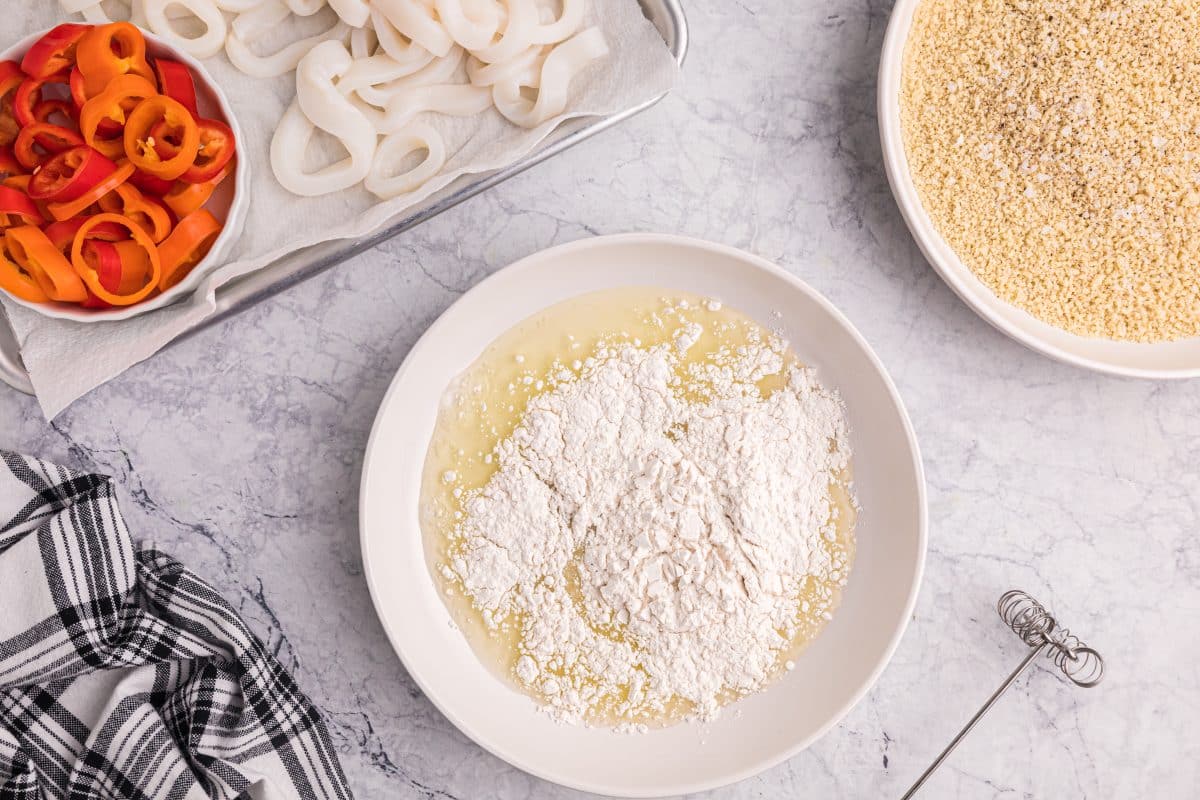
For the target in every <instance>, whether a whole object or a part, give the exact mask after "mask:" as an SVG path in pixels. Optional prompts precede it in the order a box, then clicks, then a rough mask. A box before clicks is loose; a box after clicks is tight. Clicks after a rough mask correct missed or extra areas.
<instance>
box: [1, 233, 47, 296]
mask: <svg viewBox="0 0 1200 800" xmlns="http://www.w3.org/2000/svg"><path fill="white" fill-rule="evenodd" d="M5 245H6V243H5V240H4V238H3V237H0V289H3V290H4V291H6V292H8V293H9V294H11V295H12V296H13V297H17V298H20V299H21V300H25V301H26V302H29V303H48V302H50V296H49V295H47V294H46V292H45V291H44V290H43V289H42V286H41V284H40V283H39V282H38V280H37V278H36V277H35V276H34V275H33V274H32V273H30V272H27V271H26V270H25V269H23V268H22V267H21V265H20V264H18V263H16V262H15V261H13V260H12V258H11V257H10V256H9V253H8V248H7V247H6V246H5Z"/></svg>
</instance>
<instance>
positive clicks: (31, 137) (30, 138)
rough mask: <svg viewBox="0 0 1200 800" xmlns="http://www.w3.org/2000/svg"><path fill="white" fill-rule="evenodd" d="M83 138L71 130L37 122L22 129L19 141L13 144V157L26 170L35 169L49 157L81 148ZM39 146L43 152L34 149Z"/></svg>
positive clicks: (18, 136) (18, 137)
mask: <svg viewBox="0 0 1200 800" xmlns="http://www.w3.org/2000/svg"><path fill="white" fill-rule="evenodd" d="M82 144H83V137H82V136H80V135H79V134H78V133H76V132H75V131H73V130H71V129H70V128H64V127H62V126H60V125H51V124H50V123H48V122H35V123H33V124H32V125H27V126H26V127H24V128H22V129H21V132H20V133H19V134H18V135H17V141H16V142H15V143H14V144H13V155H14V156H16V159H17V161H18V162H20V164H21V165H22V166H23V167H25V168H26V169H33V168H34V167H36V166H38V165H39V164H41V163H42V162H43V161H45V160H46V159H47V158H48V157H49V156H51V155H53V154H55V153H61V152H63V151H64V150H70V149H71V148H72V147H79V146H80V145H82ZM34 145H37V146H38V147H40V148H41V149H42V151H43V152H41V153H38V152H37V150H35V149H34Z"/></svg>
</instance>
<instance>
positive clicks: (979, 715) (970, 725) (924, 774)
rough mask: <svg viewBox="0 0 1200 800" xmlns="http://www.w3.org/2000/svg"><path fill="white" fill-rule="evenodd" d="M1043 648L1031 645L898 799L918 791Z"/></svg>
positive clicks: (907, 799) (913, 794)
mask: <svg viewBox="0 0 1200 800" xmlns="http://www.w3.org/2000/svg"><path fill="white" fill-rule="evenodd" d="M1045 649H1046V645H1044V644H1043V645H1041V646H1040V647H1031V648H1030V649H1029V654H1028V655H1027V656H1025V659H1024V660H1023V661H1022V662H1021V663H1020V664H1019V665H1018V666H1017V668H1016V669H1014V670H1013V671H1012V674H1011V675H1009V676H1008V678H1007V679H1005V681H1004V683H1002V684H1000V688H998V689H997V690H996V691H995V692H993V693H992V696H991V697H989V698H988V699H987V702H986V703H984V704H983V707H982V708H980V709H979V710H978V711H976V712H975V716H973V717H971V719H970V720H969V721H968V722H967V724H966V725H965V726H964V727H963V729H962V730H961V731H959V732H958V735H957V736H955V737H954V738H953V739H951V740H950V744H948V745H946V749H945V750H943V751H942V752H941V754H940V755H939V756H938V757H937V758H935V759H934V760H933V763H932V764H930V765H929V769H927V770H925V771H924V772H922V773H921V777H919V778H917V782H916V783H914V784H913V785H912V788H911V789H909V790H908V791H907V792H905V793H904V796H903V797H901V798H900V800H910V798H912V797H915V796H916V794H917V792H918V791H920V789H921V787H922V786H924V785H925V782H926V781H927V780H929V778H930V776H931V775H933V773H934V772H936V771H937V768H938V767H940V766H941V765H942V762H943V761H945V760H946V759H947V758H948V757H949V756H950V754H951V753H953V752H954V748H956V747H958V743H959V742H961V741H962V740H963V739H964V738H965V737H966V735H967V734H968V733H970V732H971V729H972V728H974V727H975V725H976V724H977V723H978V722H979V720H981V719H983V715H984V714H986V713H987V712H988V710H989V709H990V708H991V707H992V706H993V705H995V703H996V701H997V700H999V699H1000V695H1002V694H1004V693H1005V692H1006V691H1008V687H1009V686H1012V684H1013V681H1015V680H1016V679H1017V678H1019V677H1021V673H1022V672H1024V671H1025V670H1026V669H1028V668H1029V665H1030V664H1032V663H1033V661H1034V659H1036V658H1037V657H1038V656H1039V655H1040V654H1041V653H1042V651H1043V650H1045Z"/></svg>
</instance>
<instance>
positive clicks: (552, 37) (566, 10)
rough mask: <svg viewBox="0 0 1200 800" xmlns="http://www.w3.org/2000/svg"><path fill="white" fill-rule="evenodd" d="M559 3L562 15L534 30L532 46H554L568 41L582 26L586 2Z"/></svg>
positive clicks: (570, 1)
mask: <svg viewBox="0 0 1200 800" xmlns="http://www.w3.org/2000/svg"><path fill="white" fill-rule="evenodd" d="M560 2H561V3H562V13H560V14H559V15H558V19H556V20H555V21H554V22H551V23H548V24H541V25H538V26H537V27H536V28H534V30H533V42H534V44H556V43H557V42H561V41H563V40H564V39H569V38H570V37H571V36H574V35H575V32H576V31H578V30H579V27H580V26H581V25H583V15H584V12H585V11H586V10H587V0H560Z"/></svg>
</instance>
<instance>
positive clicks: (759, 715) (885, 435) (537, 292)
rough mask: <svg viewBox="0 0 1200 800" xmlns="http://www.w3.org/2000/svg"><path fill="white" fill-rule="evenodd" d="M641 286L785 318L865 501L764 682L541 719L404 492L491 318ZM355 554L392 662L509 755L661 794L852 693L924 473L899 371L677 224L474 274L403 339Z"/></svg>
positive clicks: (884, 621)
mask: <svg viewBox="0 0 1200 800" xmlns="http://www.w3.org/2000/svg"><path fill="white" fill-rule="evenodd" d="M621 286H653V287H658V288H661V289H663V290H665V291H667V292H670V291H672V290H674V291H682V292H691V293H695V294H699V295H703V296H707V297H715V298H719V299H720V300H722V301H724V302H725V303H726V304H728V305H729V306H730V307H732V308H736V309H738V310H740V311H742V312H743V313H746V314H749V315H750V316H751V317H753V318H755V319H757V320H758V321H759V322H761V323H762V324H764V325H766V326H768V327H771V328H775V327H779V328H782V330H783V333H784V335H785V336H786V337H787V339H788V341H789V342H790V343H791V345H792V346H793V348H795V350H796V353H797V354H798V355H799V357H800V359H801V360H802V361H804V362H805V363H807V364H810V365H812V366H813V367H814V368H815V369H816V370H817V374H818V377H819V378H820V380H821V382H822V383H823V384H824V385H825V386H827V387H829V388H833V389H836V390H837V391H838V392H840V393H841V395H842V399H843V400H844V401H845V403H846V411H847V420H848V422H849V428H850V442H851V447H852V449H853V453H854V467H853V469H854V485H855V493H856V495H857V497H858V500H859V503H860V504H861V506H862V512H861V514H860V515H859V518H858V523H857V525H856V528H855V537H856V540H857V555H856V558H855V562H854V566H853V568H852V570H851V572H850V579H849V584H848V585H847V586H846V589H845V592H844V594H843V598H842V604H841V607H840V608H839V609H838V610H837V613H835V614H834V616H833V620H832V621H831V622H830V623H829V626H828V627H827V628H826V629H825V630H824V631H822V632H821V635H820V636H818V637H817V638H816V640H815V641H813V643H812V644H811V645H810V646H809V647H808V648H807V649H806V650H805V651H804V653H803V654H801V655H800V656H799V657H797V658H796V662H795V663H796V668H795V669H794V670H793V671H791V672H789V673H788V674H787V675H786V676H784V677H783V678H781V679H780V680H779V681H778V682H777V683H775V684H774V685H772V686H770V687H769V688H768V689H767V690H766V691H764V692H762V693H760V694H756V695H752V696H750V697H746V698H744V699H742V700H739V701H738V702H737V703H735V704H734V705H733V707H731V708H729V709H727V710H726V712H725V713H723V714H722V715H721V717H720V718H719V719H717V720H716V721H715V722H712V723H708V724H703V725H701V724H695V723H689V724H681V725H675V726H672V727H669V728H665V729H662V730H652V731H649V732H647V733H644V734H634V735H630V734H620V733H614V732H613V731H611V730H607V729H603V728H586V727H572V726H567V725H561V724H559V723H556V722H554V721H553V720H552V719H551V718H550V717H549V716H547V715H546V714H544V713H542V712H540V711H538V710H537V709H536V708H535V706H534V702H533V701H532V700H530V699H529V698H528V697H526V696H525V695H523V694H520V693H518V692H517V691H515V690H514V689H512V688H510V687H509V686H508V685H507V684H505V683H503V682H501V681H500V680H499V679H498V678H497V677H495V675H494V674H493V673H492V671H491V670H489V669H488V668H487V667H485V666H484V665H483V663H481V661H480V660H479V658H477V657H476V655H475V652H474V651H473V650H472V649H471V647H470V645H469V644H468V643H467V640H466V638H465V637H464V636H463V634H462V633H461V632H460V631H459V630H457V629H456V628H455V627H454V625H453V624H452V622H451V616H450V613H449V612H448V611H447V610H446V606H445V605H444V604H443V602H442V598H441V596H440V595H439V592H438V589H437V588H436V586H435V584H434V580H433V577H432V576H431V575H430V571H429V568H428V566H427V565H426V560H425V552H424V548H423V546H422V539H421V532H420V524H419V519H418V503H419V500H418V498H419V496H420V489H421V473H422V468H423V466H424V463H425V454H426V451H427V449H428V447H429V442H430V437H431V435H432V432H433V427H434V422H435V420H436V417H437V413H438V409H439V406H440V404H441V400H442V393H443V392H444V391H445V389H446V387H447V386H448V385H449V384H450V383H451V381H453V380H454V379H455V378H456V377H457V376H458V375H459V374H461V373H462V371H463V370H465V369H466V368H467V367H468V366H469V365H470V364H471V363H472V362H473V361H474V360H475V359H476V358H478V357H479V355H480V353H482V352H483V350H484V349H485V348H486V347H487V346H488V345H489V344H491V342H492V341H493V340H494V339H495V338H496V337H497V336H499V335H500V334H502V333H504V332H505V331H507V330H508V329H510V328H511V327H512V326H513V325H515V324H516V323H518V322H520V321H521V320H522V319H525V318H527V317H529V316H531V315H533V314H535V313H537V312H539V311H541V310H542V309H543V308H545V307H546V306H549V305H551V304H553V303H557V302H559V301H561V300H565V299H567V298H569V297H574V296H577V295H580V294H583V293H586V292H592V291H596V290H600V289H612V288H616V287H621ZM359 525H360V529H361V538H362V551H363V568H364V571H365V573H366V579H367V585H368V586H369V587H370V589H371V597H372V599H373V600H374V602H375V608H376V610H377V611H378V613H379V618H380V620H381V621H382V623H383V627H384V630H386V631H387V634H388V637H389V638H390V639H391V642H392V646H393V647H395V649H396V652H397V653H398V654H399V655H400V658H401V660H402V661H403V662H404V666H405V667H407V669H408V672H409V674H410V675H412V677H413V679H414V680H415V681H416V682H417V684H418V685H419V686H420V687H421V689H422V690H423V691H424V692H425V694H426V696H428V697H429V699H430V700H431V701H432V702H433V703H434V704H435V705H436V706H437V707H438V708H439V709H441V711H442V713H444V714H445V715H446V716H447V717H448V718H449V719H450V721H451V722H453V723H454V724H455V725H457V726H458V727H459V728H460V729H461V730H462V731H463V732H464V733H466V734H467V735H468V736H470V737H471V738H472V739H474V740H475V741H476V742H478V743H479V744H480V745H482V746H483V747H485V748H487V749H488V750H490V751H491V752H492V753H494V754H496V755H497V756H499V757H500V758H503V759H504V760H506V761H508V762H509V763H511V764H514V765H515V766H517V767H519V768H521V769H523V770H526V771H528V772H531V773H533V774H535V775H538V776H540V777H542V778H545V779H547V780H551V781H555V782H557V783H560V784H563V785H565V786H570V787H573V788H576V789H582V790H584V791H590V792H596V793H600V794H605V795H620V796H626V797H629V796H634V797H660V796H664V795H676V794H685V793H690V792H699V791H703V790H707V789H711V788H714V787H716V786H721V785H723V784H727V783H731V782H733V781H736V780H741V779H742V778H746V777H749V776H751V775H753V774H755V773H757V772H760V771H762V770H764V769H767V768H768V767H770V766H773V765H775V764H778V763H779V762H781V761H783V760H784V759H786V758H789V757H791V756H793V755H795V754H796V753H798V752H799V751H800V750H802V749H803V748H805V747H807V746H808V745H810V744H812V743H813V742H814V741H816V740H817V739H818V738H819V737H820V736H822V735H823V734H824V733H825V732H826V731H828V730H829V729H830V728H832V727H833V726H834V725H835V724H836V723H837V721H838V720H840V719H841V718H842V717H843V716H845V715H846V714H847V713H848V712H849V711H850V709H851V708H852V707H853V706H854V705H855V703H857V702H858V701H859V700H861V699H862V697H863V696H864V695H865V694H866V693H867V690H868V689H869V688H870V687H871V685H872V684H873V683H874V682H875V680H876V679H877V678H878V677H879V674H880V673H881V672H882V671H883V668H884V666H885V665H886V664H887V662H888V660H889V659H890V658H891V656H892V653H893V652H894V651H895V649H896V645H897V643H898V642H899V641H900V636H901V635H902V634H903V632H904V628H905V625H907V623H908V619H909V617H910V615H911V614H912V609H913V604H914V603H915V601H916V596H917V587H918V585H919V584H920V580H921V571H922V566H923V564H924V560H925V543H926V509H925V479H924V473H923V470H922V468H921V458H920V454H919V453H918V452H917V443H916V439H915V437H914V435H913V431H912V426H911V425H910V424H909V421H908V416H907V414H906V413H905V411H904V407H903V405H902V404H901V402H900V398H899V396H898V395H897V394H896V389H895V387H894V386H893V385H892V382H891V380H890V379H889V378H888V376H887V373H886V372H885V371H884V369H883V366H882V365H881V364H880V363H879V360H878V359H877V358H876V357H875V355H874V354H873V353H872V352H871V349H870V347H869V346H868V345H867V343H866V342H865V341H863V339H862V337H861V336H860V335H859V333H858V332H857V331H855V329H854V327H853V326H852V325H851V324H850V322H849V321H848V320H847V319H846V318H845V317H844V316H842V314H841V313H840V312H839V311H838V310H837V309H836V308H834V307H833V306H832V305H831V304H830V303H829V301H827V300H825V299H824V298H823V297H821V296H820V295H819V294H817V293H816V292H815V291H813V290H812V289H811V288H809V287H808V286H807V285H806V284H804V283H803V282H801V281H800V280H799V279H797V278H796V277H795V276H793V275H791V274H789V273H787V272H785V271H783V270H782V269H780V268H779V267H777V266H775V265H774V264H771V263H769V262H767V261H764V260H763V259H761V258H758V257H757V256H753V255H750V254H749V253H743V252H740V251H738V250H734V249H733V248H730V247H724V246H722V245H717V244H710V243H708V242H701V241H697V240H694V239H684V238H682V237H677V236H659V235H652V234H631V235H628V236H605V237H599V238H594V239H584V240H581V241H577V242H573V243H571V244H567V245H563V246H561V247H555V248H553V249H551V250H546V251H544V252H541V253H537V254H535V255H532V256H530V257H528V258H526V259H524V260H522V261H520V262H518V263H516V264H514V265H512V266H510V267H508V268H506V269H503V270H501V271H499V272H497V273H496V274H495V275H493V276H492V277H490V278H488V279H487V280H485V281H483V282H482V283H480V284H479V285H478V286H476V287H475V288H474V289H472V290H471V291H469V292H467V293H466V294H465V295H464V296H463V297H462V298H461V299H460V300H459V301H458V302H456V303H455V304H454V305H453V306H451V307H450V309H449V310H448V311H446V313H444V314H443V315H442V316H441V318H440V319H438V321H437V322H435V323H434V324H433V326H432V327H430V329H429V330H428V331H427V332H426V333H425V335H424V336H422V337H421V340H420V341H419V342H417V344H416V345H415V346H414V347H413V349H412V351H411V352H409V354H408V357H407V358H406V359H405V361H404V364H403V366H401V367H400V371H399V372H398V373H397V374H396V378H395V380H393V381H392V385H391V388H390V389H389V390H388V393H387V396H386V397H385V398H384V400H383V404H382V406H381V407H380V409H379V416H378V417H377V418H376V420H375V427H374V429H373V430H372V432H371V440H370V443H369V444H368V445H367V453H366V459H365V462H364V464H363V477H362V487H361V490H360V500H359Z"/></svg>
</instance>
